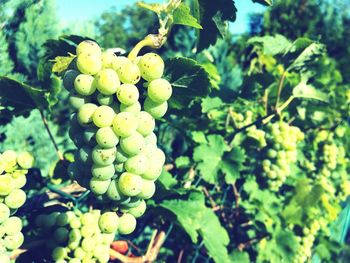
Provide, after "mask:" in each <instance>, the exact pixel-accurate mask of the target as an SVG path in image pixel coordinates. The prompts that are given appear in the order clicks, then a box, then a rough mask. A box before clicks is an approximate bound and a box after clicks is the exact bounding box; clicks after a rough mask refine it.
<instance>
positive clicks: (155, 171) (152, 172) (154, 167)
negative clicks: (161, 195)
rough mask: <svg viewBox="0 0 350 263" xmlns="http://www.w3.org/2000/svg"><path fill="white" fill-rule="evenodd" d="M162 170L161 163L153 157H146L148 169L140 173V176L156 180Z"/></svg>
mask: <svg viewBox="0 0 350 263" xmlns="http://www.w3.org/2000/svg"><path fill="white" fill-rule="evenodd" d="M162 170H163V163H162V162H161V161H160V160H159V159H157V158H155V157H151V158H149V159H148V169H147V171H146V172H145V173H143V174H142V178H144V179H146V180H156V179H158V177H159V176H160V174H161V173H162Z"/></svg>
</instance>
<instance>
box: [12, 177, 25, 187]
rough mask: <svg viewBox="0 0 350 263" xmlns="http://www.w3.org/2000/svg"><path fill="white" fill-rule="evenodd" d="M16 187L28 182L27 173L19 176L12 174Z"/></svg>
mask: <svg viewBox="0 0 350 263" xmlns="http://www.w3.org/2000/svg"><path fill="white" fill-rule="evenodd" d="M12 179H13V181H14V185H15V188H17V189H20V188H22V187H23V186H25V185H26V183H27V177H26V176H25V174H18V175H17V176H12Z"/></svg>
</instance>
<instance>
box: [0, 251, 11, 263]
mask: <svg viewBox="0 0 350 263" xmlns="http://www.w3.org/2000/svg"><path fill="white" fill-rule="evenodd" d="M0 262H1V263H11V258H10V256H8V255H7V254H2V253H0Z"/></svg>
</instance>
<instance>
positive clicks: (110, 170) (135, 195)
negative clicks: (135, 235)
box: [63, 41, 172, 234]
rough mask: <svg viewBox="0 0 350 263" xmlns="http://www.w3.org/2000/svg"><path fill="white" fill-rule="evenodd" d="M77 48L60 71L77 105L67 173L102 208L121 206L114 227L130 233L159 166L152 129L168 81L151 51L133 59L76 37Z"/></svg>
mask: <svg viewBox="0 0 350 263" xmlns="http://www.w3.org/2000/svg"><path fill="white" fill-rule="evenodd" d="M76 53H77V57H76V59H75V60H74V61H73V63H72V66H71V67H70V69H69V70H67V71H66V72H65V74H64V77H63V84H64V87H65V88H66V89H67V90H69V91H70V98H69V102H70V105H71V106H72V108H73V109H75V111H76V112H75V113H74V114H73V116H72V118H71V127H70V131H69V134H70V137H71V139H72V140H73V142H74V143H75V145H76V147H77V148H78V149H77V150H76V153H75V162H74V163H72V164H71V165H70V166H69V174H70V176H71V177H72V178H74V179H75V180H77V181H78V183H79V184H80V185H82V186H84V187H86V188H88V189H90V190H91V191H92V192H93V193H94V194H95V195H96V196H97V197H98V199H99V200H100V201H102V202H103V203H104V205H105V207H106V208H109V209H110V210H113V211H119V212H120V213H122V214H123V215H122V216H121V217H120V224H121V225H124V223H123V222H124V221H125V222H127V223H125V227H124V228H123V227H120V228H119V233H120V234H130V233H131V232H133V230H134V229H135V227H136V220H135V218H137V217H140V216H141V215H142V214H143V213H144V212H145V210H146V203H145V201H144V200H145V199H149V198H151V197H152V196H153V194H154V192H155V183H154V181H155V180H157V178H158V177H159V176H160V174H161V172H162V169H163V165H164V162H165V155H164V153H163V151H162V150H160V149H159V148H158V147H157V137H156V135H155V134H154V133H153V130H154V128H155V119H159V118H161V117H163V116H164V114H165V113H166V111H167V108H168V104H167V100H169V99H170V97H171V94H172V87H171V85H170V83H169V82H168V81H167V80H165V79H163V78H162V75H163V72H164V62H163V60H162V59H161V57H160V56H158V55H157V54H155V53H147V54H145V55H143V56H142V57H137V58H135V59H133V60H132V59H129V58H127V57H123V56H119V57H118V56H116V55H115V54H114V53H112V52H109V51H105V52H101V49H100V47H99V46H98V45H97V44H96V43H95V42H92V41H83V42H81V43H80V44H79V45H78V46H77V49H76ZM136 85H137V86H136ZM141 104H142V105H143V106H141Z"/></svg>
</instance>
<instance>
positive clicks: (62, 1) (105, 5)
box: [57, 0, 264, 33]
mask: <svg viewBox="0 0 350 263" xmlns="http://www.w3.org/2000/svg"><path fill="white" fill-rule="evenodd" d="M143 1H144V2H149V3H155V2H162V1H161V0H143ZM136 2H138V1H136V0H74V1H73V0H59V1H57V8H58V12H59V17H60V18H62V19H63V22H64V23H71V22H73V23H74V22H77V21H80V22H81V21H84V20H91V19H94V18H97V17H98V16H99V15H100V14H101V13H102V12H103V11H105V10H108V9H110V8H111V7H116V8H117V9H122V8H123V7H124V6H126V5H133V4H135V3H136ZM235 3H236V7H237V9H238V13H237V20H236V22H235V23H233V24H232V25H230V30H231V31H232V33H242V32H245V31H246V30H247V28H248V14H249V13H254V12H260V11H263V10H264V7H262V6H261V5H259V4H253V3H252V1H250V0H236V1H235Z"/></svg>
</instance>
